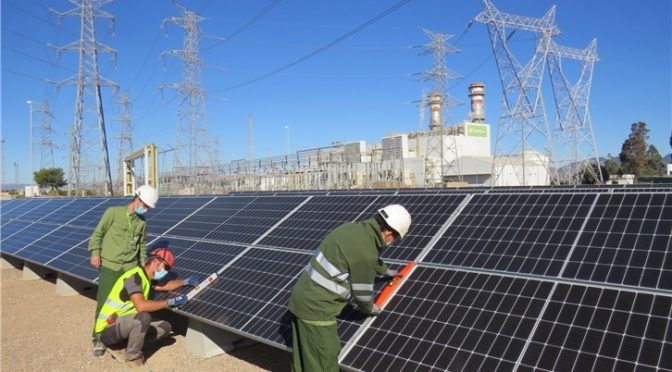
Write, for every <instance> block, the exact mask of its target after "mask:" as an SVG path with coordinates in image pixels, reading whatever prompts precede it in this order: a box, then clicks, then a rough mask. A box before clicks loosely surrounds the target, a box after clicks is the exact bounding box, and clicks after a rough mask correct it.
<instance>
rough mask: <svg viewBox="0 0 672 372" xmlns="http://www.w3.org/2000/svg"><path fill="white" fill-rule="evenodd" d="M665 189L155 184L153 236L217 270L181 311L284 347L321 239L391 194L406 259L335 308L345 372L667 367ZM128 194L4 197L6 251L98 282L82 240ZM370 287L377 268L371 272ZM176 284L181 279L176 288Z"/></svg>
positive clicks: (669, 277) (668, 213)
mask: <svg viewBox="0 0 672 372" xmlns="http://www.w3.org/2000/svg"><path fill="white" fill-rule="evenodd" d="M670 191H672V187H666V186H661V187H655V188H654V187H650V188H642V187H640V188H625V187H600V188H584V187H573V188H572V187H567V188H544V187H541V188H509V189H489V188H465V189H458V190H448V189H427V190H402V189H398V190H397V189H390V190H362V191H356V192H351V191H343V190H341V191H319V190H318V191H309V192H303V193H288V192H278V193H238V194H235V195H230V196H201V197H187V196H180V197H177V196H175V197H162V198H161V200H160V202H159V205H158V207H159V208H157V209H155V210H152V211H151V212H150V213H149V214H148V215H147V221H148V232H149V234H150V235H149V237H148V241H149V242H150V246H168V247H170V248H171V249H172V250H173V251H174V252H175V254H176V256H177V267H176V270H177V274H178V275H179V276H180V277H186V276H188V275H192V274H198V275H200V276H201V277H205V276H207V275H210V274H211V273H213V272H217V271H219V272H220V277H219V279H218V280H217V281H216V282H214V283H212V284H211V285H210V286H208V287H207V288H206V289H205V290H204V291H203V292H201V293H200V294H199V295H198V296H196V297H195V298H193V299H192V300H191V301H190V302H189V303H188V304H187V305H186V306H184V307H182V308H181V309H180V310H178V312H179V313H181V314H184V315H186V316H188V317H191V318H194V319H198V320H201V321H204V322H207V323H209V324H212V325H214V326H217V327H220V328H223V329H226V330H229V331H233V332H237V333H239V334H242V335H244V336H246V337H250V338H253V339H255V340H258V341H262V342H265V343H268V344H270V345H273V346H276V347H279V348H288V347H289V346H291V340H290V328H289V320H290V317H289V314H288V312H287V308H286V304H287V302H288V299H289V294H290V292H291V289H292V287H293V285H294V283H295V282H296V280H297V278H298V275H299V274H300V273H301V271H302V270H303V268H304V267H305V266H306V264H307V263H308V261H309V260H310V257H311V256H312V254H313V253H314V251H315V249H316V248H317V247H318V246H319V244H320V241H321V240H322V239H323V238H324V236H325V235H326V234H328V233H329V232H330V231H331V230H332V229H333V228H335V227H336V226H338V225H339V224H341V223H344V222H358V221H362V220H364V219H366V218H370V217H371V216H373V215H374V214H375V212H376V210H377V209H378V208H380V207H382V206H384V205H387V204H391V203H399V204H402V205H404V206H405V207H406V208H407V209H408V210H409V211H410V213H411V214H412V216H413V226H412V228H411V230H410V232H409V235H408V236H407V237H406V238H405V239H403V240H402V241H400V242H398V243H397V244H395V245H393V246H392V247H389V248H386V249H384V250H383V252H382V255H383V258H384V259H385V260H386V262H388V263H390V264H391V266H393V267H395V268H399V267H401V265H402V264H404V263H405V262H406V261H409V260H414V261H416V263H417V266H416V268H415V270H414V271H413V272H412V273H411V274H410V275H409V277H408V278H407V280H406V281H405V282H404V284H403V285H402V286H401V288H400V289H399V291H398V292H397V293H396V295H395V296H393V297H392V299H391V300H390V301H389V303H388V304H387V306H386V307H385V309H384V312H383V314H382V315H381V316H379V317H376V318H371V317H367V316H365V315H363V314H361V313H359V312H358V311H356V310H355V309H354V308H352V307H347V308H346V311H344V313H343V314H341V316H340V317H339V334H340V336H341V341H342V345H343V352H342V354H341V359H340V363H341V367H343V368H345V369H349V370H364V371H373V370H437V371H438V370H501V371H513V370H518V371H527V370H542V371H543V370H545V371H570V370H619V371H620V370H671V371H672V358H669V356H670V355H672V320H671V317H672V314H671V312H670V311H671V308H672V249H671V245H672V242H671V239H672V236H671V234H672V193H671V192H670ZM126 203H128V199H122V198H85V199H69V198H63V199H34V200H18V199H17V200H11V201H3V202H2V204H1V205H0V208H2V214H1V217H2V218H1V226H0V234H1V238H2V241H1V243H0V244H1V249H0V250H1V251H2V253H3V255H7V256H12V257H17V258H20V259H22V260H25V261H27V262H32V263H35V264H39V265H42V266H46V267H48V268H51V269H53V270H56V271H58V272H62V273H65V274H67V275H72V276H76V277H79V278H81V279H84V280H87V281H90V282H95V279H96V277H97V272H96V270H94V269H93V268H92V267H91V266H90V265H89V262H88V252H87V250H86V247H87V245H88V239H89V237H90V235H91V232H92V230H93V228H94V227H95V224H96V223H97V221H98V219H99V218H100V216H101V215H102V213H103V211H104V210H105V209H106V208H107V207H109V206H113V205H124V204H126ZM376 284H377V288H380V287H381V286H382V285H383V284H384V281H382V280H381V281H378V282H377V283H376ZM186 291H187V290H186V289H182V290H180V292H181V293H185V292H186Z"/></svg>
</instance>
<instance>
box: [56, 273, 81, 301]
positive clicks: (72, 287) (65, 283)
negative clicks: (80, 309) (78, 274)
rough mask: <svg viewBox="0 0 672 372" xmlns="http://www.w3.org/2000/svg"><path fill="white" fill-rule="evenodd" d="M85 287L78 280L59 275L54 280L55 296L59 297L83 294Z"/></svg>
mask: <svg viewBox="0 0 672 372" xmlns="http://www.w3.org/2000/svg"><path fill="white" fill-rule="evenodd" d="M86 286H87V285H86V284H84V282H83V281H81V280H79V279H76V278H73V277H71V276H68V275H63V274H61V273H59V274H58V278H57V279H56V294H58V295H59V296H75V295H78V294H80V293H81V292H84V288H86Z"/></svg>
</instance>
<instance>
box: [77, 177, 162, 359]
mask: <svg viewBox="0 0 672 372" xmlns="http://www.w3.org/2000/svg"><path fill="white" fill-rule="evenodd" d="M158 200H159V194H158V193H157V192H156V189H154V188H153V187H152V186H149V185H143V186H140V187H138V189H137V190H136V192H135V195H134V196H133V200H132V201H131V202H130V203H129V204H128V205H120V206H116V207H110V208H107V210H105V213H104V214H103V216H102V217H101V218H100V221H99V222H98V226H96V229H95V230H94V231H93V234H92V235H91V239H90V240H89V252H90V255H91V266H93V267H94V268H96V269H97V270H98V293H97V295H96V299H97V302H98V303H97V307H96V313H95V317H94V327H95V319H97V318H98V313H100V309H101V308H102V307H103V305H104V303H105V299H106V298H107V295H108V294H109V292H110V290H111V289H112V286H113V285H114V283H115V282H116V281H117V279H118V278H119V277H120V276H121V275H122V274H123V273H125V272H126V271H128V270H130V269H132V268H134V267H136V266H138V265H143V264H144V263H145V261H146V260H147V225H146V223H145V213H147V212H148V211H149V210H151V209H153V208H156V202H157V201H158ZM92 334H93V355H95V356H101V355H103V354H104V353H105V345H104V344H103V343H102V342H100V340H99V339H98V338H97V337H96V333H95V332H93V333H92Z"/></svg>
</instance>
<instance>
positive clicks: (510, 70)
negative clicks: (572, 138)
mask: <svg viewBox="0 0 672 372" xmlns="http://www.w3.org/2000/svg"><path fill="white" fill-rule="evenodd" d="M475 20H476V21H478V22H481V23H484V24H485V25H487V28H488V34H489V36H490V44H491V47H492V51H493V54H494V56H495V61H496V63H497V69H498V70H499V77H500V81H501V83H502V90H503V92H502V93H503V94H502V106H501V110H500V116H499V125H498V127H497V140H496V143H495V155H494V157H493V163H492V178H491V180H492V184H493V185H497V181H498V178H499V177H500V176H501V175H502V171H500V170H504V169H506V168H509V169H512V170H513V171H514V173H515V177H516V178H517V182H518V184H519V185H528V184H531V183H535V182H538V181H539V178H545V182H548V181H550V182H557V174H556V173H554V172H553V167H552V161H553V159H554V156H553V155H554V153H553V138H552V135H551V132H550V131H549V127H548V123H547V121H546V112H545V108H544V103H543V97H542V92H541V84H542V79H543V76H544V69H545V63H546V55H547V53H548V49H549V44H550V42H551V37H552V36H555V35H558V34H559V33H560V30H559V29H558V27H557V26H556V25H555V6H553V7H552V8H551V9H550V10H549V11H548V12H547V13H546V15H544V17H542V18H530V17H524V16H518V15H514V14H508V13H504V12H501V11H499V10H498V9H497V8H495V6H494V5H493V4H492V2H491V1H490V0H483V10H482V12H481V13H479V14H478V15H477V16H476V18H475ZM518 30H521V31H529V32H532V33H534V35H535V37H536V39H537V42H536V45H535V48H534V52H533V54H532V57H531V58H530V60H529V61H528V62H527V63H526V64H525V65H523V64H522V63H521V62H519V60H518V59H517V58H516V56H515V55H514V54H513V52H512V50H511V49H510V48H509V45H508V42H509V39H510V38H511V36H512V35H513V33H515V32H516V31H518ZM509 31H510V32H509ZM540 146H541V147H543V152H539V151H538V150H537V149H536V148H539V147H540ZM540 167H542V168H543V167H545V168H546V170H547V174H546V175H540V174H535V172H534V170H535V169H539V168H540ZM534 178H536V180H534ZM545 182H544V183H545Z"/></svg>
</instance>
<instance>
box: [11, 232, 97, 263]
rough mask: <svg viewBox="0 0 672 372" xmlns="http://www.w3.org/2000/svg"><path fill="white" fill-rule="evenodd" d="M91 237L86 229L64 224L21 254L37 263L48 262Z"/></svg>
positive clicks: (33, 243)
mask: <svg viewBox="0 0 672 372" xmlns="http://www.w3.org/2000/svg"><path fill="white" fill-rule="evenodd" d="M89 237H91V234H90V232H89V231H87V230H86V229H80V228H76V227H70V226H62V227H61V228H60V229H58V230H54V231H52V232H51V233H49V234H47V235H44V236H43V237H42V238H40V239H38V240H36V241H34V242H32V243H31V244H29V245H28V246H26V247H25V248H24V249H23V250H22V251H21V252H20V256H21V257H22V258H24V259H26V260H29V261H32V262H35V263H39V264H46V263H47V262H49V261H51V260H52V259H54V258H56V257H57V256H59V255H61V254H62V253H64V252H66V251H68V250H70V249H71V248H73V247H75V246H76V245H78V244H80V243H82V242H83V241H86V240H87V239H89Z"/></svg>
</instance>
